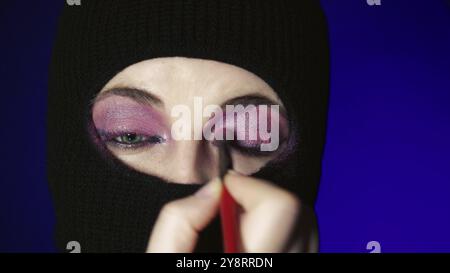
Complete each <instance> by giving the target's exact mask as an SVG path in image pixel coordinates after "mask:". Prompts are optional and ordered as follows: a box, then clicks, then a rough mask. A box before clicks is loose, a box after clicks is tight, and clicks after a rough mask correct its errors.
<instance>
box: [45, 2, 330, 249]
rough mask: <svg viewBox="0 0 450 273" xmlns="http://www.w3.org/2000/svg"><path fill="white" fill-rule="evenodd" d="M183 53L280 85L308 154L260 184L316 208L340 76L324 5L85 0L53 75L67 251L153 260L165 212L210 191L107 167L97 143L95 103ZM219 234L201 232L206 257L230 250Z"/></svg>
mask: <svg viewBox="0 0 450 273" xmlns="http://www.w3.org/2000/svg"><path fill="white" fill-rule="evenodd" d="M174 56H182V57H191V58H201V59H210V60H216V61H220V62H224V63H229V64H233V65H236V66H239V67H242V68H244V69H246V70H249V71H251V72H253V73H255V74H256V75H258V76H259V77H261V78H262V79H264V80H265V81H266V82H267V83H268V84H269V85H271V87H272V88H273V89H274V90H275V91H276V92H277V93H278V95H279V96H280V98H281V100H282V101H283V103H284V104H285V107H286V109H287V114H288V116H289V119H290V122H291V126H290V127H291V130H292V133H293V135H295V136H296V137H295V138H296V140H297V146H296V147H297V148H296V150H295V152H293V153H291V154H290V155H289V156H288V157H286V158H285V159H283V160H282V161H281V162H278V163H273V164H269V165H268V166H266V167H265V168H263V169H262V170H261V171H259V172H258V173H257V174H255V175H254V176H255V177H260V178H264V179H266V180H270V181H272V182H273V183H275V184H278V185H280V186H281V187H283V188H285V189H287V190H290V191H292V192H294V193H295V194H297V195H298V197H299V198H300V199H301V200H302V201H303V202H305V203H306V204H309V205H311V206H313V205H314V202H315V197H316V192H317V186H318V183H319V179H320V173H321V156H322V149H323V144H324V136H325V121H326V113H327V110H326V109H327V98H328V77H329V76H328V74H329V64H328V62H329V57H328V41H327V28H326V20H325V18H324V15H323V13H322V10H321V8H320V5H319V3H318V2H316V1H310V0H302V1H287V0H285V1H283V0H274V1H261V0H245V1H230V0H220V1H216V0H155V1H149V0H109V1H95V0H89V1H82V3H81V5H80V6H66V7H65V8H64V10H63V13H62V15H61V18H60V21H59V28H58V33H57V37H56V41H55V46H54V51H53V56H52V62H51V66H50V78H49V100H48V107H49V108H48V162H47V166H48V179H49V183H50V188H51V191H52V194H53V200H54V204H55V208H56V219H57V221H56V241H57V246H58V248H59V249H60V250H61V251H65V248H66V244H67V243H68V242H69V241H78V242H79V243H80V245H81V251H82V252H144V251H145V248H146V245H147V242H148V239H149V235H150V232H151V229H152V226H153V224H154V222H155V220H156V218H157V216H158V213H159V211H160V209H161V207H162V206H163V205H164V204H165V203H167V202H168V201H171V200H174V199H177V198H181V197H183V196H187V195H188V194H191V193H193V192H194V191H196V190H197V189H198V188H199V187H200V186H199V185H181V184H175V183H168V182H170V181H163V180H162V179H159V178H157V177H154V176H150V175H147V174H143V173H140V172H137V171H135V170H132V169H130V168H129V167H127V166H125V165H124V164H122V163H120V162H117V161H116V160H107V159H105V157H104V156H103V155H102V154H103V153H102V152H101V151H100V152H99V149H97V148H96V147H97V146H96V145H94V144H93V142H95V139H94V141H93V137H92V135H94V133H92V130H93V129H92V127H91V125H92V121H91V109H90V107H91V104H90V102H91V100H92V99H93V98H94V97H95V95H96V94H97V93H98V92H99V91H100V90H101V89H102V87H103V86H104V85H105V84H106V83H107V82H108V81H109V80H110V79H111V78H112V77H114V76H115V75H116V74H117V73H118V72H120V71H121V70H123V69H124V68H126V67H127V66H130V65H132V64H134V63H137V62H140V61H143V60H147V59H151V58H155V57H174ZM217 227H218V225H217V221H214V224H212V225H211V226H210V227H209V228H208V229H207V231H205V232H204V234H201V237H200V238H201V240H200V243H199V247H198V248H197V251H220V250H221V249H220V237H219V236H218V234H219V233H218V229H217ZM219 235H220V234H219Z"/></svg>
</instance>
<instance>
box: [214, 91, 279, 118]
mask: <svg viewBox="0 0 450 273" xmlns="http://www.w3.org/2000/svg"><path fill="white" fill-rule="evenodd" d="M226 105H242V106H244V107H246V106H248V105H255V106H257V105H278V106H279V107H280V114H282V115H284V116H286V109H285V108H284V106H283V105H281V104H280V103H278V102H276V101H274V100H272V99H269V98H268V97H265V96H261V95H259V94H256V93H254V94H249V95H244V96H241V97H236V98H232V99H230V100H227V101H226V102H225V103H222V105H221V107H222V108H225V106H226Z"/></svg>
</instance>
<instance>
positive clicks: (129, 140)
mask: <svg viewBox="0 0 450 273" xmlns="http://www.w3.org/2000/svg"><path fill="white" fill-rule="evenodd" d="M146 140H147V138H146V137H145V136H142V135H138V134H135V133H127V134H124V135H120V136H118V137H116V138H114V141H116V142H118V143H122V144H128V145H130V144H136V143H141V142H144V141H146Z"/></svg>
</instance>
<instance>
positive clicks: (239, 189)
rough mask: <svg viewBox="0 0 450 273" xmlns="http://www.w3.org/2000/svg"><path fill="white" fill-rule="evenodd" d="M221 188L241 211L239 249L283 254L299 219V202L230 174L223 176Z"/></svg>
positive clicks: (275, 188)
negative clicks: (239, 206)
mask: <svg viewBox="0 0 450 273" xmlns="http://www.w3.org/2000/svg"><path fill="white" fill-rule="evenodd" d="M225 187H227V189H228V191H229V192H230V194H231V195H232V196H233V198H234V199H235V200H236V202H237V203H239V204H240V205H241V206H242V207H243V210H244V211H243V213H242V214H241V217H240V221H241V226H240V229H241V237H242V238H241V239H242V240H241V241H242V249H243V250H244V251H246V252H284V251H287V248H288V247H289V245H290V241H291V240H292V238H293V235H294V228H295V225H296V221H297V219H298V217H299V213H300V201H299V200H298V199H297V198H296V197H295V196H294V195H293V194H291V193H290V192H288V191H286V190H284V189H282V188H280V187H278V186H276V185H274V184H272V183H270V182H268V181H264V180H260V179H256V178H253V177H247V176H243V175H239V174H237V173H234V172H231V173H229V174H227V175H226V177H225Z"/></svg>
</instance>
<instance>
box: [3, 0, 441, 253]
mask: <svg viewBox="0 0 450 273" xmlns="http://www.w3.org/2000/svg"><path fill="white" fill-rule="evenodd" d="M82 1H83V0H82ZM381 3H382V5H381V6H369V5H367V3H366V0H339V1H337V0H323V1H322V4H323V8H324V10H325V13H326V15H327V18H328V21H329V30H330V47H331V90H330V91H331V96H330V110H329V124H328V136H327V143H326V150H325V154H324V160H323V167H324V168H323V177H322V181H321V186H320V193H319V199H318V202H317V206H316V209H317V212H318V217H319V228H320V235H321V241H320V246H321V251H324V252H367V250H366V244H367V242H369V241H372V240H375V241H379V242H380V244H381V250H382V252H435V251H440V252H450V198H449V197H450V171H449V169H450V141H449V140H450V107H449V106H450V52H449V50H450V4H449V1H445V0H430V1H424V0H420V1H411V0H381ZM64 4H65V3H64V1H63V0H46V1H32V0H28V1H25V0H20V1H1V5H0V33H1V37H2V38H1V40H2V41H1V43H0V58H1V61H0V69H1V71H0V76H1V78H2V82H1V89H2V90H3V93H4V95H5V96H3V99H2V100H1V102H0V103H1V107H0V114H1V117H2V123H1V133H2V134H1V137H0V139H1V141H0V142H1V147H2V148H1V149H0V152H1V158H2V164H1V165H2V171H1V172H0V175H1V178H0V183H1V186H0V252H35V251H37V252H51V251H54V250H55V249H54V246H53V241H52V240H53V237H52V236H53V235H52V233H53V225H54V222H55V221H54V214H53V208H52V204H51V196H50V193H49V190H48V187H47V182H46V177H45V166H46V162H45V160H46V158H45V146H46V143H45V142H46V135H45V122H46V121H45V114H46V94H47V91H46V88H47V87H46V86H47V67H48V63H49V59H50V55H51V47H52V42H53V38H54V35H55V30H56V23H57V16H58V14H59V12H60V10H61V8H62V6H63V5H64ZM74 8H76V7H74Z"/></svg>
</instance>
